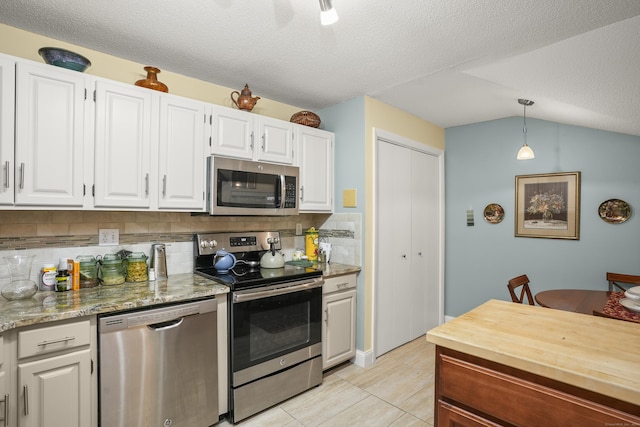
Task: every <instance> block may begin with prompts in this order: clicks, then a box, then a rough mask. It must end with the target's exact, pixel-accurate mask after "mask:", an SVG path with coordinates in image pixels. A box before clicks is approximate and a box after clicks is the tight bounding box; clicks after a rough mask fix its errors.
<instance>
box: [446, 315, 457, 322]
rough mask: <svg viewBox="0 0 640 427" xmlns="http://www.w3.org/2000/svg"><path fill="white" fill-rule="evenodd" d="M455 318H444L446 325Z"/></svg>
mask: <svg viewBox="0 0 640 427" xmlns="http://www.w3.org/2000/svg"><path fill="white" fill-rule="evenodd" d="M453 319H455V316H444V323H447V322H451V321H452V320H453Z"/></svg>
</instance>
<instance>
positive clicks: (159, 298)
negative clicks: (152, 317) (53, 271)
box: [0, 273, 229, 332]
mask: <svg viewBox="0 0 640 427" xmlns="http://www.w3.org/2000/svg"><path fill="white" fill-rule="evenodd" d="M228 292H229V288H228V287H227V286H224V285H220V284H218V283H215V282H214V281H212V280H209V279H206V278H204V277H201V276H198V275H195V274H191V273H187V274H176V275H173V276H170V277H169V278H168V279H166V280H157V281H152V282H139V283H124V284H122V285H113V286H105V285H100V286H96V287H95V288H89V289H80V290H77V291H67V292H53V291H39V292H38V293H36V294H35V295H34V296H33V298H31V299H28V300H22V301H7V300H5V299H4V298H0V332H3V331H7V330H9V329H13V328H18V327H21V326H27V325H33V324H37V323H45V322H53V321H56V320H62V319H70V318H75V317H83V316H91V315H95V314H102V313H110V312H115V311H122V310H130V309H133V308H137V307H146V306H153V305H158V304H164V303H171V302H180V301H187V300H192V299H198V298H206V297H214V296H215V295H218V294H224V293H228Z"/></svg>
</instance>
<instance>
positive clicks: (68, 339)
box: [38, 337, 76, 347]
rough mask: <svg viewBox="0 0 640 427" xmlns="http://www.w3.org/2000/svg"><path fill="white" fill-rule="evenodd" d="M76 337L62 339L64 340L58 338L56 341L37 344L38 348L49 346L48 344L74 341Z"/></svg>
mask: <svg viewBox="0 0 640 427" xmlns="http://www.w3.org/2000/svg"><path fill="white" fill-rule="evenodd" d="M75 339H76V337H64V338H59V339H57V340H49V341H42V342H39V343H38V347H44V346H45V345H49V344H57V343H60V342H67V341H72V340H75Z"/></svg>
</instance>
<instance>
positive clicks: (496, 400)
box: [438, 354, 640, 426]
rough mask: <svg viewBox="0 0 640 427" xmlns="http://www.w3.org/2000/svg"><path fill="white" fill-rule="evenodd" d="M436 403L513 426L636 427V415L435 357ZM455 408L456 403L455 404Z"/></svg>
mask: <svg viewBox="0 0 640 427" xmlns="http://www.w3.org/2000/svg"><path fill="white" fill-rule="evenodd" d="M439 362H440V363H439V375H440V380H439V390H438V394H439V395H440V399H445V400H447V401H450V402H457V403H458V404H462V405H463V406H465V407H468V408H473V409H475V410H477V411H478V412H479V414H480V415H482V416H484V417H487V416H488V417H490V418H495V419H499V420H502V421H505V422H507V423H510V424H514V425H531V426H542V425H546V426H569V425H575V426H587V425H589V426H591V425H594V426H595V425H602V426H604V425H635V424H638V423H640V417H637V416H633V415H631V414H630V413H625V412H622V411H619V410H616V409H613V408H610V407H608V406H604V405H601V404H598V403H596V402H592V401H589V400H585V399H583V398H580V397H578V396H574V395H572V394H568V393H565V392H563V391H560V390H556V389H552V388H549V387H546V386H544V385H541V384H537V383H534V382H531V381H527V380H525V379H522V378H518V377H514V376H512V375H509V374H506V373H503V372H498V371H495V370H493V369H489V368H487V367H484V366H480V365H476V364H474V363H471V362H468V361H465V360H460V359H457V358H454V357H451V356H448V355H442V354H441V355H440V360H439ZM454 404H455V403H454Z"/></svg>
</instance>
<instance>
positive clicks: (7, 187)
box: [0, 56, 16, 205]
mask: <svg viewBox="0 0 640 427" xmlns="http://www.w3.org/2000/svg"><path fill="white" fill-rule="evenodd" d="M15 69H16V63H15V61H13V60H11V59H9V58H4V57H2V56H0V174H2V177H0V205H13V202H14V199H13V194H14V193H13V177H14V173H13V167H14V165H15V162H14V152H13V145H14V144H13V141H14V133H13V129H14V126H13V123H14V111H15V79H16V77H15Z"/></svg>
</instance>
